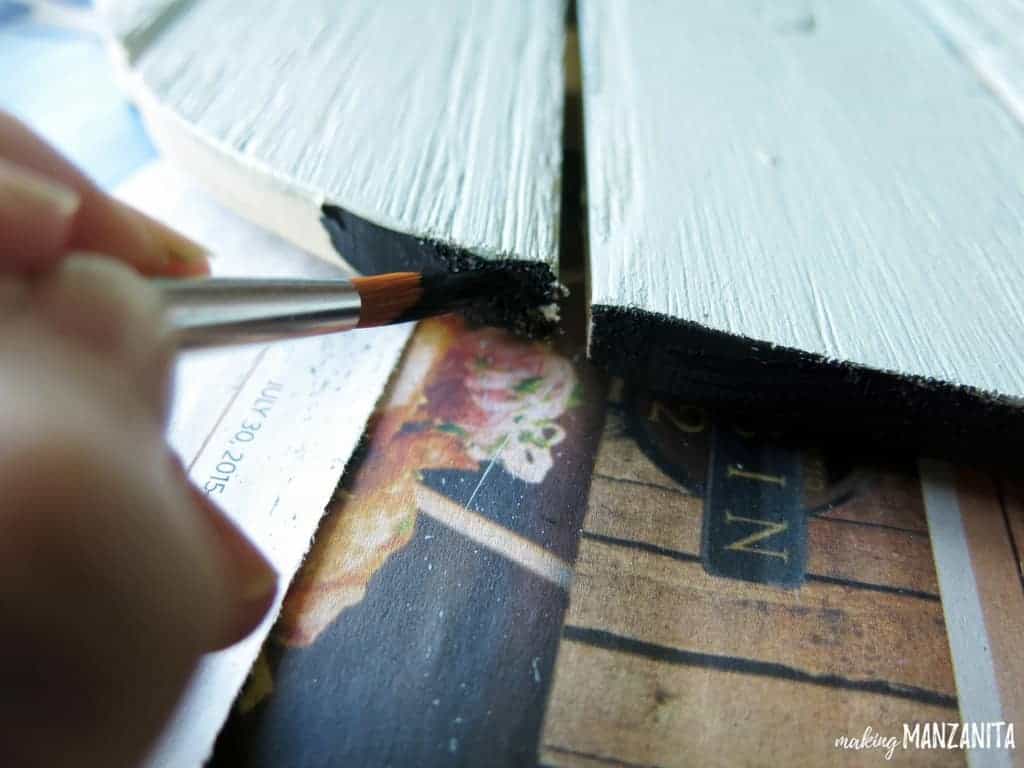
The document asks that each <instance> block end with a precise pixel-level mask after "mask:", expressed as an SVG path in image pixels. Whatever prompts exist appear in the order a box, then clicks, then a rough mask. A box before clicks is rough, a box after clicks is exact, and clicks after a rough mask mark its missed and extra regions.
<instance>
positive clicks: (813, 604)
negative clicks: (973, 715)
mask: <svg viewBox="0 0 1024 768" xmlns="http://www.w3.org/2000/svg"><path fill="white" fill-rule="evenodd" d="M624 595H629V599H628V600H627V599H623V596H624ZM566 624H567V625H573V626H578V627H584V628H593V629H598V630H600V631H602V632H608V633H612V634H614V635H617V636H621V637H627V638H632V639H635V640H639V641H642V642H645V643H653V644H656V645H659V646H664V647H667V648H674V649H678V650H681V651H686V652H689V653H692V654H712V655H714V656H717V657H722V658H729V659H743V660H756V661H758V662H765V663H769V664H773V665H781V666H783V667H786V668H787V669H791V670H799V672H800V673H801V674H805V675H811V676H815V677H827V676H836V677H841V678H843V679H844V680H847V681H851V682H853V683H858V684H870V685H874V684H875V683H877V684H878V685H877V687H878V688H879V690H883V689H884V690H888V691H890V692H891V694H892V695H902V694H904V693H907V694H908V695H911V694H912V693H913V692H915V691H916V692H920V694H921V697H923V698H924V699H925V700H932V699H941V698H942V697H947V698H954V697H955V695H956V692H955V689H954V688H953V679H952V673H951V670H950V661H949V648H948V646H947V644H946V637H945V633H944V632H943V631H942V629H943V628H944V624H943V618H942V606H941V604H940V603H938V602H937V601H931V600H922V599H918V598H906V597H898V596H895V595H887V594H877V593H873V592H870V591H866V590H859V589H854V588H850V587H846V586H842V585H837V584H828V583H825V584H822V583H816V582H812V581H808V583H807V584H805V585H804V586H803V587H801V588H800V589H799V590H797V591H794V590H783V589H779V588H777V587H770V586H763V585H760V584H752V583H750V582H746V581H738V580H734V579H722V578H718V577H715V576H710V575H709V574H707V573H706V572H705V571H704V569H703V567H702V565H701V564H700V563H699V562H692V561H691V562H684V561H679V560H677V559H674V558H671V557H666V556H660V555H657V554H653V553H650V552H647V551H644V550H640V549H635V548H629V547H623V546H614V545H610V544H607V543H604V542H597V541H584V542H583V543H582V544H581V546H580V552H579V556H578V558H577V561H576V584H575V588H574V589H573V592H572V602H571V604H570V607H569V613H568V615H567V617H566ZM724 627H730V628H732V629H731V630H730V631H723V628H724ZM915 695H916V694H915Z"/></svg>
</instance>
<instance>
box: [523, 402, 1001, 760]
mask: <svg viewBox="0 0 1024 768" xmlns="http://www.w3.org/2000/svg"><path fill="white" fill-rule="evenodd" d="M609 400H610V403H609V410H608V413H607V416H606V418H605V422H604V429H603V433H602V436H601V440H600V446H599V448H598V452H597V457H596V461H595V465H594V471H593V474H592V476H591V486H590V493H589V496H588V499H587V511H586V516H585V518H584V520H583V530H582V532H581V537H580V545H579V550H578V554H577V557H576V566H575V581H574V582H573V586H572V590H571V592H570V603H569V610H568V612H567V614H566V617H565V625H564V627H563V631H562V643H561V645H560V646H559V652H558V659H557V662H556V664H555V670H554V683H553V686H552V689H551V693H550V695H549V697H548V702H547V712H546V715H545V721H544V731H543V737H542V742H541V748H540V757H541V762H542V764H544V765H552V766H595V767H596V766H602V765H617V766H636V767H640V766H642V767H644V768H652V767H653V766H662V767H665V766H690V765H695V766H719V765H721V766H732V765H751V766H754V765H799V766H803V765H807V766H812V765H813V766H818V765H833V764H834V765H873V764H877V762H878V761H880V760H882V761H883V762H884V759H883V757H882V755H881V754H880V753H879V752H877V751H876V752H871V753H868V752H853V751H846V750H842V749H838V748H836V746H835V740H836V738H838V737H839V736H842V735H845V734H856V735H858V736H860V735H862V734H863V733H864V729H865V726H866V725H868V724H870V725H871V728H872V730H873V732H875V733H881V734H884V735H885V736H892V735H895V736H897V737H900V736H901V734H902V723H904V722H917V721H921V720H937V721H947V720H955V719H957V718H958V717H959V718H962V719H965V715H963V713H958V699H957V689H956V684H955V678H954V674H953V666H952V658H951V655H950V650H949V643H948V638H947V633H946V632H945V629H944V606H943V604H942V602H941V601H940V598H939V594H938V583H937V581H938V580H937V576H936V572H935V564H934V560H933V554H932V549H931V546H930V544H929V537H928V528H927V523H926V522H925V521H924V512H923V500H922V494H921V490H920V481H919V478H918V477H917V475H916V474H915V473H914V471H913V468H912V466H906V465H893V466H891V467H890V466H882V465H873V464H871V463H870V462H868V463H863V462H861V461H860V460H858V459H857V457H856V456H855V455H853V454H850V453H848V452H847V451H846V450H845V447H844V445H843V441H836V443H835V444H833V445H832V446H829V447H824V446H822V447H820V448H819V449H816V450H814V451H811V450H807V451H804V452H801V454H800V457H799V459H800V460H799V464H800V469H799V471H791V472H790V473H789V474H787V475H786V477H785V481H786V483H790V482H792V483H794V484H796V485H798V486H799V493H797V494H793V495H791V496H789V497H787V498H788V500H789V502H790V503H795V506H796V507H797V508H798V509H799V510H800V511H801V512H802V513H805V514H807V526H806V536H807V547H806V548H807V557H806V561H805V567H806V573H805V579H804V580H803V582H802V583H801V584H800V585H799V586H797V587H796V588H780V587H779V586H777V585H774V584H771V583H767V582H766V581H758V580H757V579H756V578H755V579H751V578H749V577H750V576H751V573H750V572H748V573H736V574H735V575H734V576H730V577H723V576H720V575H714V574H713V573H712V572H710V571H709V569H708V562H709V559H710V558H711V557H712V556H713V553H711V552H709V551H708V546H707V545H708V539H707V538H706V537H702V536H701V528H702V526H706V525H707V523H708V520H709V516H711V515H714V514H715V504H716V502H715V497H714V489H715V488H716V487H721V483H718V482H716V481H715V479H714V474H715V473H716V472H717V471H720V469H721V468H722V467H723V466H724V467H728V466H736V464H735V462H736V461H738V460H739V458H740V457H742V456H745V455H748V453H749V452H748V451H745V450H742V446H741V445H739V444H737V442H736V441H734V440H732V439H728V438H727V437H726V436H725V435H724V429H725V428H726V425H727V424H728V421H727V419H725V418H723V417H722V416H721V415H720V414H719V415H716V414H713V413H711V412H708V411H704V410H703V409H700V408H696V407H694V406H692V405H689V404H687V403H686V402H673V401H670V400H668V399H657V400H656V399H652V398H651V397H650V396H649V395H648V394H647V393H644V392H642V391H638V390H636V389H631V388H629V387H628V386H623V387H619V386H618V384H617V383H616V382H612V386H611V387H610V388H609ZM744 431H747V430H744ZM748 434H751V435H752V434H754V433H753V432H752V431H748ZM751 439H753V438H751ZM778 439H779V442H777V443H774V444H773V449H772V450H771V451H762V452H760V453H759V454H758V455H759V456H760V457H762V458H766V457H769V456H772V455H775V456H785V455H786V454H787V453H789V452H790V451H792V448H791V447H787V444H786V442H785V441H784V440H782V439H781V438H778ZM776 463H777V464H781V462H776ZM746 469H748V470H755V467H754V466H753V465H751V466H747V467H746ZM705 478H707V479H706V480H705ZM778 479H781V478H778ZM766 482H770V480H766ZM737 501H739V499H738V497H737ZM761 501H762V503H756V500H755V503H748V504H746V505H742V506H738V507H737V508H736V511H737V513H738V514H744V515H760V514H763V513H764V511H765V510H764V507H765V504H764V503H763V499H762V500H761ZM787 519H792V518H787ZM774 546H778V545H774ZM1005 562H1006V561H1005V560H1004V564H1005ZM755 575H756V574H755ZM892 760H893V763H894V764H897V765H941V764H948V765H963V764H965V758H964V755H963V754H962V753H951V752H942V753H941V754H940V753H938V752H932V753H928V754H922V753H915V752H912V751H903V750H902V749H897V750H895V753H894V755H893V759H892Z"/></svg>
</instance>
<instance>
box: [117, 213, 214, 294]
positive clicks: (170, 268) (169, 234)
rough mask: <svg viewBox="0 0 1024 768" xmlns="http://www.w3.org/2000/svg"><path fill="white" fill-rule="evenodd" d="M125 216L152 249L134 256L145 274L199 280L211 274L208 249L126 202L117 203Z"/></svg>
mask: <svg viewBox="0 0 1024 768" xmlns="http://www.w3.org/2000/svg"><path fill="white" fill-rule="evenodd" d="M117 205H118V207H119V208H120V210H121V214H122V216H124V217H125V219H127V220H129V221H130V222H131V224H132V226H133V227H134V228H135V230H136V232H138V233H139V234H140V235H142V237H143V238H144V239H145V241H146V242H147V244H148V245H149V247H148V248H147V249H146V252H145V253H136V254H133V256H134V257H135V258H136V259H138V260H139V261H140V262H142V263H137V267H138V268H139V269H140V270H141V271H142V272H144V273H145V274H158V275H161V276H164V277H195V276H201V275H206V274H209V272H210V265H209V263H208V262H207V252H206V250H205V249H204V248H203V247H202V246H201V245H199V244H198V243H196V242H193V241H192V240H190V239H189V238H187V237H185V236H184V235H183V234H181V233H180V232H176V231H175V230H173V229H171V228H170V227H168V226H167V225H166V224H164V223H162V222H159V221H157V220H156V219H154V218H153V217H151V216H147V215H146V214H144V213H142V211H139V210H136V209H135V208H132V207H131V206H129V205H126V204H125V203H122V202H120V201H117Z"/></svg>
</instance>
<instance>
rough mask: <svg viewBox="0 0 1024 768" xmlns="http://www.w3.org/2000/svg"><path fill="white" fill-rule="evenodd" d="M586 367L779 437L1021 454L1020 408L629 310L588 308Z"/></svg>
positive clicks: (968, 390) (988, 459) (1006, 458)
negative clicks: (751, 418)
mask: <svg viewBox="0 0 1024 768" xmlns="http://www.w3.org/2000/svg"><path fill="white" fill-rule="evenodd" d="M590 312H591V328H590V343H589V348H588V350H587V352H588V356H589V357H590V358H591V360H592V361H593V362H594V363H596V364H597V365H600V366H602V367H604V368H606V369H608V370H609V371H611V372H612V373H614V374H617V375H620V376H622V377H624V378H627V379H629V380H630V381H632V382H634V383H637V384H639V385H640V386H643V387H647V388H649V389H653V390H655V391H658V392H662V393H665V394H668V395H674V396H679V397H686V398H688V399H690V400H692V401H694V402H699V403H705V404H710V405H718V406H727V407H729V408H732V409H734V410H736V411H737V412H749V413H752V414H756V415H757V416H758V417H760V418H767V419H769V420H770V421H772V422H774V423H777V424H778V425H779V427H780V428H783V429H785V430H786V431H787V432H793V431H800V432H805V433H807V434H812V435H835V434H836V433H837V432H839V433H846V434H849V435H851V436H859V437H860V438H862V439H866V440H867V441H868V443H869V444H870V445H871V446H877V447H878V449H879V450H883V451H885V452H891V451H903V450H913V451H918V452H921V453H925V454H929V455H934V456H940V457H946V458H954V459H957V460H960V461H966V462H969V463H979V462H981V463H996V464H1004V463H1008V462H1010V461H1013V460H1014V458H1015V456H1014V452H1015V451H1019V450H1020V449H1021V448H1022V447H1024V405H1021V404H1018V403H1015V402H1014V401H1013V400H1012V399H1011V398H1007V397H1001V396H998V395H993V394H991V393H988V392H984V391H982V390H979V389H976V388H972V387H961V386H956V385H953V384H948V383H944V382H940V381H934V380H929V379H924V378H921V377H913V376H900V375H898V374H895V373H891V372H887V371H880V370H875V369H871V368H867V367H865V366H861V365H855V364H850V363H844V362H839V361H836V360H830V359H827V358H825V357H822V356H820V355H815V354H810V353H807V352H803V351H800V350H796V349H792V348H789V347H782V346H775V345H772V344H768V343H765V342H759V341H757V340H754V339H749V338H745V337H741V336H735V335H732V334H727V333H724V332H721V331H716V330H713V329H710V328H706V327H704V326H701V325H700V324H699V323H695V322H693V321H688V320H681V319H678V318H672V317H669V316H667V315H663V314H659V313H655V312H647V311H645V310H640V309H636V308H626V307H613V306H606V305H593V306H592V307H591V310H590Z"/></svg>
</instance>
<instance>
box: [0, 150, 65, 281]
mask: <svg viewBox="0 0 1024 768" xmlns="http://www.w3.org/2000/svg"><path fill="white" fill-rule="evenodd" d="M80 204H81V200H80V199H79V197H78V193H77V192H75V191H74V190H73V189H72V188H71V187H68V186H65V185H64V184H61V183H59V182H56V181H51V180H50V179H47V178H46V177H45V176H43V175H41V174H39V173H36V172H34V171H30V170H28V169H26V168H20V167H18V166H16V165H13V164H12V163H9V162H7V161H5V160H3V159H2V158H0V271H4V272H28V271H35V270H45V269H48V268H49V267H50V266H52V264H53V263H54V262H55V261H56V260H57V259H58V258H59V257H60V255H61V254H62V253H63V252H64V246H65V243H67V242H68V241H69V240H70V238H71V229H72V226H73V225H74V218H75V213H76V212H77V211H78V208H79V205H80Z"/></svg>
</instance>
